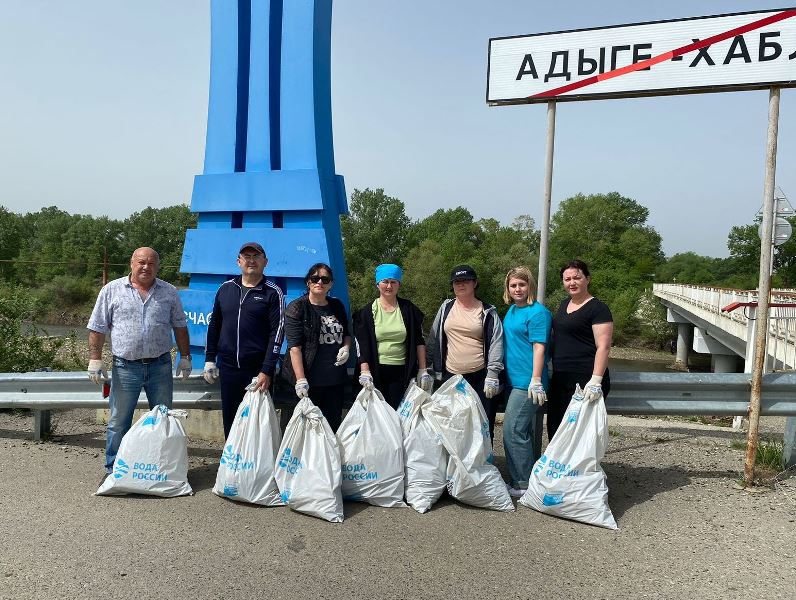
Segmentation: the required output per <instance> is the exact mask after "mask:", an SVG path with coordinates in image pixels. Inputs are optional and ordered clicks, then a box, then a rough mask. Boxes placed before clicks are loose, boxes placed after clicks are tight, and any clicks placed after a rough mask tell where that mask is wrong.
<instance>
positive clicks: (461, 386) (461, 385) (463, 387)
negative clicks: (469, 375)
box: [456, 377, 467, 394]
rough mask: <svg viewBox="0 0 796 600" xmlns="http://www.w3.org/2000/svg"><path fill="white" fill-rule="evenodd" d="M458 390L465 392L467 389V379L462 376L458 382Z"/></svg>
mask: <svg viewBox="0 0 796 600" xmlns="http://www.w3.org/2000/svg"><path fill="white" fill-rule="evenodd" d="M456 391H457V392H461V393H462V394H464V393H465V392H466V391H467V380H466V379H465V378H464V377H462V379H461V381H460V382H459V383H457V384H456Z"/></svg>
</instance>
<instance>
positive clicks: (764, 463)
mask: <svg viewBox="0 0 796 600" xmlns="http://www.w3.org/2000/svg"><path fill="white" fill-rule="evenodd" d="M784 451H785V445H784V444H783V443H782V442H775V441H771V442H767V441H760V443H758V444H757V452H756V453H755V463H756V464H757V465H760V466H761V467H765V468H766V469H771V470H773V471H781V470H782V469H783V468H784V467H785V460H784V457H783V456H782V455H783V452H784Z"/></svg>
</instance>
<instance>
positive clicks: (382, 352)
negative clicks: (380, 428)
mask: <svg viewBox="0 0 796 600" xmlns="http://www.w3.org/2000/svg"><path fill="white" fill-rule="evenodd" d="M402 279H403V271H402V270H401V267H399V266H398V265H393V264H382V265H379V266H378V267H376V287H377V288H378V290H379V297H378V298H376V299H375V300H374V301H373V302H372V303H371V304H368V305H367V306H365V307H364V308H362V309H361V310H359V311H358V312H357V313H355V314H354V337H355V338H356V342H357V350H358V359H357V363H358V366H359V369H360V375H359V384H360V385H361V386H362V387H365V388H370V389H372V388H373V387H375V388H376V389H378V390H379V391H380V392H381V393H382V394H383V395H384V399H385V400H387V403H388V404H389V405H390V406H392V407H393V408H396V409H397V408H398V405H399V404H400V403H401V399H402V398H403V395H404V392H405V391H406V387H407V386H408V385H409V382H410V381H411V380H412V379H413V378H414V377H417V383H418V385H420V386H421V387H422V388H423V389H425V390H426V391H431V387H432V385H433V380H432V378H431V375H429V373H428V372H427V371H426V346H425V341H424V339H423V330H422V325H423V313H422V312H420V309H419V308H417V306H415V305H414V304H412V302H410V301H409V300H407V299H406V298H400V297H399V296H398V290H399V289H400V287H401V280H402Z"/></svg>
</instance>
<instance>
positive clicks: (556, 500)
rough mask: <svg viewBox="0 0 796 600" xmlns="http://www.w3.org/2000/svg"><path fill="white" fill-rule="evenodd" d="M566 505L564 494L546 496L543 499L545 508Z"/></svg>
mask: <svg viewBox="0 0 796 600" xmlns="http://www.w3.org/2000/svg"><path fill="white" fill-rule="evenodd" d="M563 503H564V494H545V495H544V496H543V497H542V504H544V505H545V506H555V505H556V504H563Z"/></svg>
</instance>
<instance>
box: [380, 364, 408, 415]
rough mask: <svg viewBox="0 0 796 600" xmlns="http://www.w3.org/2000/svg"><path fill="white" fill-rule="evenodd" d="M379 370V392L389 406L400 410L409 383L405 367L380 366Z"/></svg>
mask: <svg viewBox="0 0 796 600" xmlns="http://www.w3.org/2000/svg"><path fill="white" fill-rule="evenodd" d="M377 369H378V370H379V391H380V392H381V394H382V396H384V399H385V400H386V401H387V404H389V405H390V406H392V407H393V408H394V409H396V410H398V406H399V405H400V404H401V400H403V397H404V392H405V391H406V386H408V385H409V382H408V381H407V380H406V379H405V377H404V373H405V372H406V367H405V366H404V365H378V367H377Z"/></svg>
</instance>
